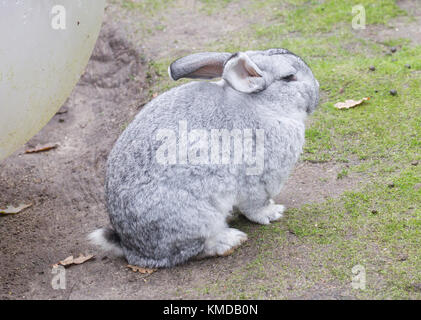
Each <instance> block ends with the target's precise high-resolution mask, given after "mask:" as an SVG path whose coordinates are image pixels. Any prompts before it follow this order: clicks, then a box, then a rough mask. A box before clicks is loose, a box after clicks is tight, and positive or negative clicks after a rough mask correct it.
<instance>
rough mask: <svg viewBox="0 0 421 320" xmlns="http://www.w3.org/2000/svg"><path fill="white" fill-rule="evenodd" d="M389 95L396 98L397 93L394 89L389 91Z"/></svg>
mask: <svg viewBox="0 0 421 320" xmlns="http://www.w3.org/2000/svg"><path fill="white" fill-rule="evenodd" d="M389 93H390V94H391V95H392V96H396V95H397V94H398V92H397V91H396V90H395V89H393V90H390V91H389Z"/></svg>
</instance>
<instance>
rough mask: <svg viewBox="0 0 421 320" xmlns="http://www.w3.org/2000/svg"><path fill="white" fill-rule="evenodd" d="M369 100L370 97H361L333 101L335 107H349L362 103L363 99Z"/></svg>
mask: <svg viewBox="0 0 421 320" xmlns="http://www.w3.org/2000/svg"><path fill="white" fill-rule="evenodd" d="M367 100H370V98H362V99H361V100H358V101H355V100H346V101H345V102H337V103H335V108H336V109H349V108H354V107H356V106H358V105H360V104H362V103H363V102H364V101H367Z"/></svg>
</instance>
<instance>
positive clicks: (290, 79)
mask: <svg viewBox="0 0 421 320" xmlns="http://www.w3.org/2000/svg"><path fill="white" fill-rule="evenodd" d="M281 80H283V81H286V82H290V81H297V76H296V75H295V74H289V75H287V76H286V77H283V78H281Z"/></svg>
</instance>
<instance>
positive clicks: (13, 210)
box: [0, 203, 32, 214]
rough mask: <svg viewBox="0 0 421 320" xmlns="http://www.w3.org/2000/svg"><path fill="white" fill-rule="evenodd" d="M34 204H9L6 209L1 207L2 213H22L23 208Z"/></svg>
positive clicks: (0, 211)
mask: <svg viewBox="0 0 421 320" xmlns="http://www.w3.org/2000/svg"><path fill="white" fill-rule="evenodd" d="M31 206H32V203H30V204H21V205H19V206H17V207H13V206H7V208H6V209H1V208H0V213H1V214H16V213H20V212H22V211H23V210H25V209H26V208H29V207H31Z"/></svg>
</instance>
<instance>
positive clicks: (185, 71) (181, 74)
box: [168, 52, 231, 80]
mask: <svg viewBox="0 0 421 320" xmlns="http://www.w3.org/2000/svg"><path fill="white" fill-rule="evenodd" d="M230 56H231V54H230V53H226V52H202V53H195V54H191V55H188V56H186V57H183V58H180V59H178V60H175V61H174V62H173V63H171V65H170V67H169V68H168V74H169V75H170V78H171V79H172V80H178V79H180V78H191V79H213V78H218V77H221V76H222V72H223V70H224V63H225V61H226V60H227V59H228V58H229V57H230Z"/></svg>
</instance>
